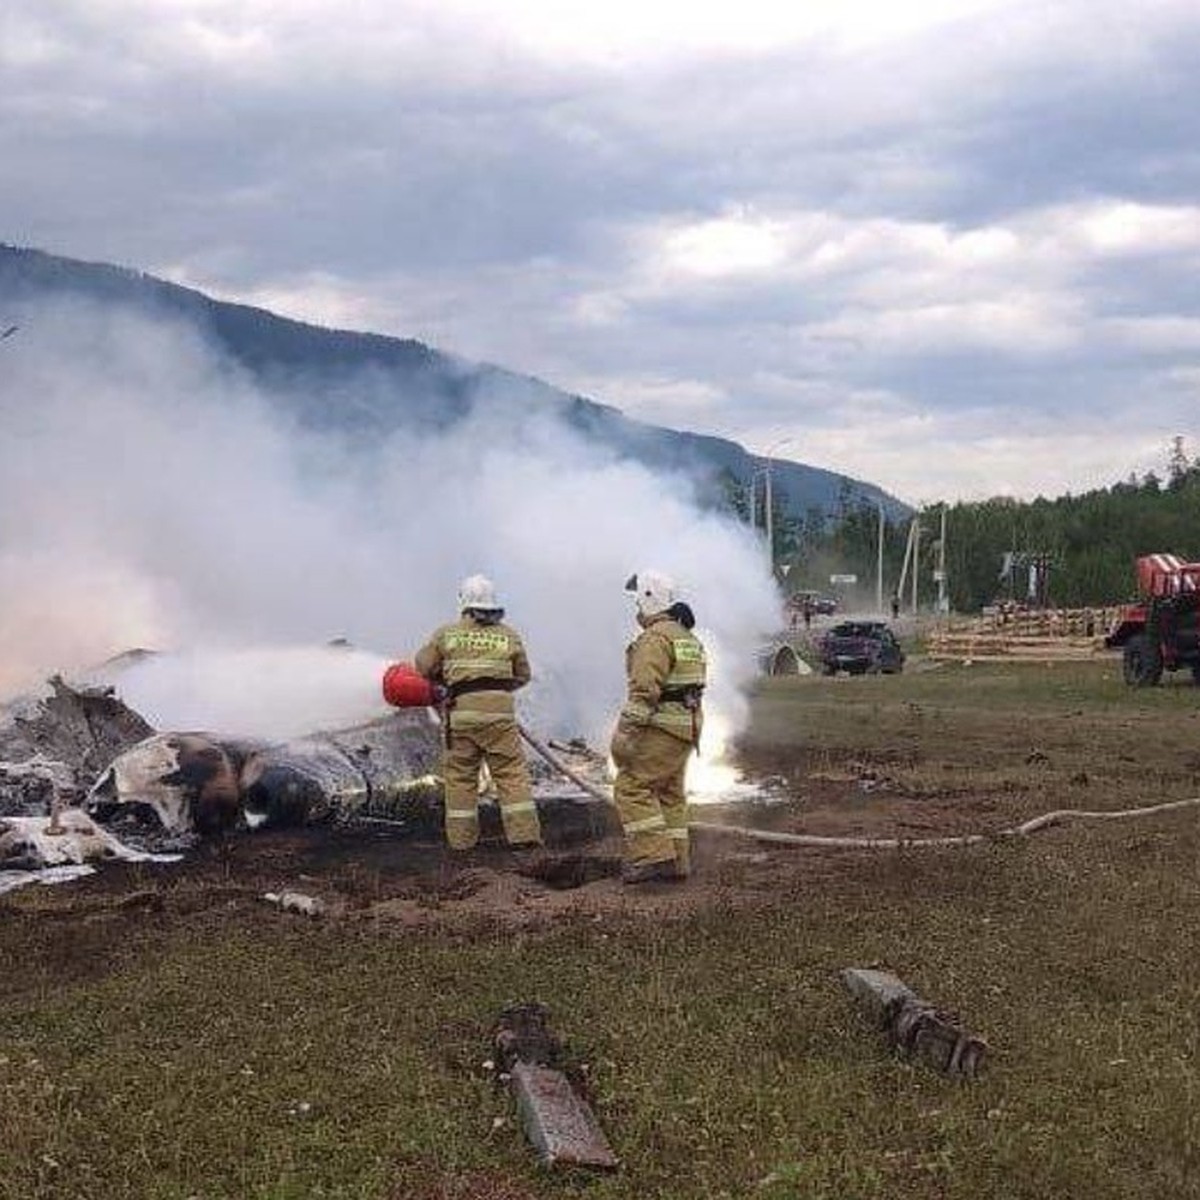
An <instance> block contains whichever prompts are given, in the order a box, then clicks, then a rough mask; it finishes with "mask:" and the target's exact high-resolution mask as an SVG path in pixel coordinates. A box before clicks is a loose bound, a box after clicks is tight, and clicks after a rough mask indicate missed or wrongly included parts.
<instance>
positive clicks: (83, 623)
mask: <svg viewBox="0 0 1200 1200" xmlns="http://www.w3.org/2000/svg"><path fill="white" fill-rule="evenodd" d="M0 355H2V357H0V693H11V692H13V691H14V690H16V689H19V688H22V687H27V686H29V685H31V684H33V683H35V682H36V681H37V680H39V679H41V678H43V677H44V676H45V675H46V674H47V673H49V672H52V671H66V672H71V671H79V670H81V669H83V668H86V667H90V666H93V665H95V664H96V663H98V662H100V661H101V660H103V659H105V658H106V657H108V656H110V655H113V654H116V653H119V652H122V651H125V650H128V649H130V648H132V647H135V646H141V647H147V648H152V649H156V650H160V651H169V652H171V653H170V654H168V655H164V656H162V657H160V658H155V659H148V660H144V661H142V662H141V663H140V664H139V665H137V666H135V667H133V668H131V669H130V670H129V671H127V672H126V673H125V675H124V676H123V679H122V683H121V686H122V690H123V691H124V692H125V693H126V695H127V699H129V700H130V702H131V703H132V704H133V705H134V707H137V706H138V703H139V700H140V702H141V703H143V704H144V705H145V708H146V715H147V716H148V718H149V719H151V720H152V721H154V722H155V723H156V724H158V725H160V727H176V728H179V727H192V728H199V727H208V728H220V729H222V730H226V731H229V732H245V733H261V734H289V733H296V732H301V731H302V727H307V728H312V727H319V726H329V725H336V724H346V723H348V722H351V721H354V720H357V719H360V718H363V717H366V716H371V715H374V714H375V713H377V712H378V711H379V708H380V704H381V701H380V698H379V673H380V671H381V669H382V666H383V664H384V663H385V662H387V661H389V660H395V659H398V658H410V657H411V656H412V654H413V653H414V652H415V650H416V648H417V647H418V646H419V645H420V644H421V642H422V641H423V640H424V639H425V638H426V637H427V636H428V634H429V633H430V632H431V631H432V630H433V629H434V628H435V627H436V626H437V625H438V624H440V623H442V622H443V621H447V620H451V619H453V617H454V616H455V612H454V602H455V594H456V590H457V585H458V582H459V580H460V579H461V578H463V577H464V576H466V575H469V574H473V573H476V572H482V573H484V574H487V575H490V576H491V577H492V578H493V579H494V580H495V582H496V585H497V588H498V590H499V591H500V593H501V598H502V600H503V602H504V603H505V605H506V608H507V610H508V619H509V620H510V621H511V622H512V623H513V624H514V625H515V626H516V627H517V628H518V629H520V630H521V631H522V633H523V634H524V636H525V639H526V642H527V646H528V649H529V653H530V658H531V660H532V662H533V666H534V672H535V676H536V685H535V687H534V688H532V689H530V695H529V696H528V698H527V700H526V701H525V703H526V705H527V714H528V716H529V719H530V720H531V721H533V722H534V723H535V724H536V725H537V726H538V728H540V729H541V730H542V731H543V732H546V733H583V734H585V735H587V736H589V737H590V738H593V739H596V738H600V737H603V735H604V734H605V732H606V731H607V728H608V726H609V724H610V723H611V720H612V718H613V715H614V713H615V710H616V708H617V706H618V705H619V703H620V698H621V695H622V688H623V657H622V651H623V647H624V645H625V644H626V642H627V641H628V640H629V638H630V636H631V635H632V634H633V632H634V631H635V627H634V624H633V619H632V611H631V608H630V605H629V603H628V599H627V597H626V596H625V595H624V594H623V590H622V587H623V583H624V580H625V579H626V577H627V576H628V575H629V574H630V573H631V572H633V571H635V570H637V569H639V568H644V567H649V566H654V567H658V568H661V569H663V570H666V571H668V572H670V573H672V574H673V575H674V576H675V577H676V578H677V580H678V581H679V584H680V588H681V590H682V592H683V594H684V596H685V598H686V599H688V600H689V601H690V602H691V603H692V605H693V607H694V609H695V611H696V614H697V617H698V620H699V630H698V631H699V632H701V634H702V636H704V637H705V638H706V639H707V641H708V643H709V645H710V650H711V651H712V653H713V656H714V658H715V665H716V670H715V672H714V675H715V678H714V684H713V694H712V702H713V704H714V705H715V706H716V707H717V708H719V709H720V710H722V711H723V712H724V713H725V714H726V717H727V719H729V720H733V721H736V720H737V712H738V700H737V694H738V689H739V687H740V686H741V685H742V684H743V683H744V682H745V681H746V679H747V678H748V677H749V675H750V674H751V673H752V671H753V654H754V649H755V647H756V645H757V643H758V641H759V639H760V637H761V635H762V634H763V633H764V632H767V631H769V630H771V629H772V628H774V626H775V624H776V615H777V614H776V601H775V596H774V590H773V587H772V584H771V581H770V579H769V576H768V574H767V571H766V569H765V565H764V563H763V556H762V554H761V551H760V549H759V548H758V547H757V545H756V544H755V542H754V540H753V539H752V538H751V536H750V535H749V533H748V532H747V531H746V530H745V529H744V528H743V527H740V526H738V525H736V524H734V523H732V522H731V521H730V520H728V519H727V518H725V517H723V516H721V515H720V514H717V513H714V512H712V511H705V510H703V509H702V508H701V507H700V505H699V504H698V503H697V501H696V498H695V495H694V492H693V488H692V485H691V484H690V483H689V481H688V480H686V479H684V478H682V477H664V476H661V475H657V474H654V473H652V472H651V471H649V470H648V469H646V468H644V467H642V466H640V465H637V464H635V463H632V462H630V461H622V460H618V459H617V458H615V457H613V456H612V455H611V454H609V453H607V452H605V451H604V450H602V449H599V448H597V447H596V446H594V445H590V444H588V443H586V442H584V441H583V440H582V439H581V438H580V437H579V436H577V435H575V434H573V433H572V432H570V431H569V430H568V429H567V428H566V427H565V426H564V425H563V424H561V423H560V422H559V421H558V420H557V419H556V418H554V417H553V416H552V415H541V416H539V415H537V414H535V413H533V412H531V411H530V409H531V407H532V403H531V402H530V401H529V400H528V398H527V397H522V396H521V395H519V394H515V392H509V393H501V392H499V391H493V392H492V393H485V394H482V395H480V396H479V398H478V400H477V402H476V404H475V406H474V409H473V412H472V413H471V415H470V416H469V417H468V418H467V419H466V420H465V421H463V422H460V423H458V424H456V425H455V426H454V427H453V429H452V431H451V432H449V433H443V434H423V435H414V434H405V433H395V434H393V435H391V436H389V437H386V438H383V439H378V440H376V441H375V442H374V443H373V444H372V445H370V446H364V445H362V440H363V439H362V438H361V437H357V438H356V437H354V436H352V435H346V436H343V435H340V434H336V433H329V432H322V433H318V432H314V431H313V430H312V429H310V428H304V427H301V426H300V425H299V424H298V423H297V422H296V421H295V420H294V419H293V418H291V417H289V415H288V413H287V411H286V409H284V408H281V406H280V405H279V403H278V402H277V400H276V399H275V398H273V397H270V396H267V395H264V394H263V393H262V392H261V391H260V390H259V389H257V388H256V387H255V386H254V385H253V384H252V383H251V382H250V381H249V380H248V379H247V378H246V377H245V376H244V375H243V374H241V373H239V371H237V370H236V369H234V368H233V367H232V366H231V365H230V364H229V363H228V362H227V361H225V360H223V359H221V358H220V357H219V356H217V355H216V354H214V353H213V352H212V350H211V349H210V348H209V347H208V346H206V344H205V343H204V342H203V340H202V339H201V337H200V335H199V334H198V333H197V332H195V331H194V330H192V329H191V328H189V327H184V326H181V325H179V324H174V323H171V322H167V321H154V320H150V319H147V318H144V317H134V316H131V315H128V314H122V313H121V312H119V311H118V312H113V311H106V310H102V309H98V308H96V307H94V306H89V305H83V304H82V303H81V304H79V305H64V304H56V305H55V306H53V307H47V308H44V309H42V310H40V311H38V312H36V313H33V314H30V315H29V316H27V317H26V319H25V320H24V322H23V326H22V330H21V333H20V335H19V336H18V337H14V338H12V339H10V340H9V341H8V342H7V343H6V344H5V346H4V348H3V350H2V351H0ZM343 400H344V397H343ZM332 639H345V640H346V641H347V642H348V643H349V644H350V646H351V647H353V648H354V649H353V650H340V651H335V650H325V649H322V647H324V646H325V644H326V643H328V642H330V641H331V640H332Z"/></svg>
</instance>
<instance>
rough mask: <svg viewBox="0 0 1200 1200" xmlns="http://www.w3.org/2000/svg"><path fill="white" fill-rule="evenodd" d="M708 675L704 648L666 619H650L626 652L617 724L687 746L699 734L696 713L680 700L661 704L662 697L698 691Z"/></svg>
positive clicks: (696, 638)
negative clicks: (647, 728)
mask: <svg viewBox="0 0 1200 1200" xmlns="http://www.w3.org/2000/svg"><path fill="white" fill-rule="evenodd" d="M707 669H708V662H707V659H706V657H705V654H704V646H703V644H702V643H701V641H700V639H699V638H698V637H696V636H695V634H693V633H692V632H691V631H690V630H688V629H685V628H684V627H683V626H682V625H680V624H679V622H678V621H676V620H674V619H673V618H671V617H669V616H667V615H666V614H665V613H664V614H663V615H662V616H659V617H655V618H653V619H652V620H651V622H650V623H649V625H647V626H646V628H645V629H643V630H642V632H641V633H640V634H639V635H638V636H637V637H636V638H635V639H634V641H633V642H631V643H630V645H629V647H628V649H627V650H626V651H625V677H626V689H627V692H626V700H625V704H624V707H623V708H622V709H621V716H622V718H623V719H625V720H626V721H628V722H630V723H631V724H633V725H653V726H656V727H657V728H659V729H662V730H664V731H665V732H666V733H670V734H673V735H674V736H675V737H678V738H681V739H683V740H684V741H687V742H690V741H692V740H693V738H694V737H695V736H697V735H698V734H699V729H700V720H701V718H700V713H699V712H698V711H695V710H693V709H692V708H689V707H688V706H687V705H686V704H685V703H684V702H683V701H682V700H679V699H664V698H663V693H664V691H665V692H667V693H668V694H669V693H671V692H674V691H675V690H676V689H679V688H697V689H699V688H703V687H704V684H705V681H706V679H707Z"/></svg>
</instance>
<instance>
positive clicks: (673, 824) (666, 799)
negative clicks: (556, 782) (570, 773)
mask: <svg viewBox="0 0 1200 1200" xmlns="http://www.w3.org/2000/svg"><path fill="white" fill-rule="evenodd" d="M625 590H626V591H628V592H631V593H632V594H633V597H634V602H635V605H636V609H637V622H638V624H639V625H640V626H641V627H642V631H641V633H639V634H638V636H637V637H636V638H635V639H634V640H633V642H632V643H631V644H630V645H629V647H628V649H627V650H626V651H625V676H626V699H625V704H624V706H623V707H622V709H621V715H620V717H619V718H618V720H617V727H616V730H615V732H614V733H613V738H612V746H611V753H612V758H613V762H614V763H615V764H616V767H617V778H616V782H615V784H614V787H613V798H614V800H615V801H616V805H617V811H618V812H619V814H620V817H621V826H622V829H623V830H624V833H625V862H624V864H623V866H622V871H621V877H622V879H623V880H624V881H625V882H626V883H644V882H647V881H650V880H655V879H670V880H682V879H686V878H687V876H688V873H689V870H690V860H689V852H688V829H687V798H686V795H685V792H684V774H685V771H686V769H687V761H688V757H689V755H690V754H691V753H692V751H693V750H695V749H697V748H698V746H699V742H700V728H701V725H702V723H703V712H702V709H701V700H702V696H703V692H704V684H705V672H706V661H705V655H704V647H703V645H702V644H701V643H700V639H699V638H697V637H696V636H695V635H694V634H693V633H692V628H693V626H694V625H695V624H696V618H695V617H694V616H693V614H692V610H691V608H690V607H689V606H688V605H687V604H684V603H683V602H681V601H678V600H676V597H675V588H674V585H673V584H672V582H671V580H670V579H669V578H668V577H667V576H666V575H664V574H663V573H662V572H660V571H653V570H649V571H639V572H638V573H637V574H636V575H634V576H632V577H631V578H630V579H629V581H628V582H627V583H626V585H625Z"/></svg>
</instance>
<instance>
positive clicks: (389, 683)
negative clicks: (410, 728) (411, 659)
mask: <svg viewBox="0 0 1200 1200" xmlns="http://www.w3.org/2000/svg"><path fill="white" fill-rule="evenodd" d="M383 698H384V700H386V701H387V702H388V704H390V705H392V706H393V707H394V708H425V707H427V706H429V705H434V704H437V702H438V696H437V693H436V691H435V690H434V686H433V684H432V683H430V682H429V680H428V679H426V678H425V676H424V675H420V674H418V673H417V671H416V670H415V669H414V668H413V666H412V665H411V664H410V663H393V664H392V665H391V666H390V667H388V669H387V670H386V671H384V673H383Z"/></svg>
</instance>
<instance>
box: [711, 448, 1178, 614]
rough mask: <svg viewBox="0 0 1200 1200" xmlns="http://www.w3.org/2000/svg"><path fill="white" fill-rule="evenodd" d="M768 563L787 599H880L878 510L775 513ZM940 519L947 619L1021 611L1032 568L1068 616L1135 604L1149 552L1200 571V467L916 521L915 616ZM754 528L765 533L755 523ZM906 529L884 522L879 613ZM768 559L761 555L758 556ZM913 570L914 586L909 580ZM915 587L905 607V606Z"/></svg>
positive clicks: (937, 550) (930, 589)
mask: <svg viewBox="0 0 1200 1200" xmlns="http://www.w3.org/2000/svg"><path fill="white" fill-rule="evenodd" d="M725 490H726V506H727V508H728V509H729V511H731V512H733V513H735V514H737V515H739V516H740V518H741V519H743V520H746V519H747V518H748V516H749V505H748V503H747V496H746V494H745V493H744V489H743V490H742V492H741V494H739V492H738V490H737V489H736V488H734V487H733V486H732V485H731V484H728V483H727V486H726V489H725ZM772 507H773V510H774V512H773V526H774V531H773V532H774V543H775V545H774V561H775V563H776V566H777V573H778V574H779V577H780V579H781V580H782V582H783V584H784V587H785V590H787V591H789V592H793V591H799V590H809V589H811V590H814V591H825V590H828V589H829V577H830V575H834V574H844V575H845V574H852V575H855V576H857V578H858V581H859V583H858V587H859V589H860V592H861V594H862V595H863V597H864V598H865V597H866V596H873V595H874V592H875V588H876V577H877V567H876V563H877V557H878V553H879V540H880V510H879V508H878V507H877V506H876V505H874V504H867V503H864V502H863V501H862V500H861V499H859V498H857V497H856V496H854V494H853V493H852V492H851V491H850V489H849V488H848V487H847V488H846V489H844V490H843V493H842V495H841V497H840V498H839V502H838V504H837V506H836V507H835V509H834V510H832V511H824V510H819V509H810V510H808V511H807V512H805V513H803V514H799V515H797V514H795V513H793V512H790V511H789V510H788V507H787V504H786V499H785V498H783V497H776V500H775V503H774V504H773V506H772ZM943 510H944V511H945V528H946V546H945V551H944V555H945V557H944V562H945V572H946V586H947V592H948V597H949V602H950V607H951V608H952V609H953V610H954V611H956V612H977V611H978V610H979V609H980V608H982V607H984V606H986V605H989V604H994V603H997V602H999V601H1002V600H1015V601H1017V602H1025V601H1027V600H1028V599H1029V598H1030V596H1029V591H1030V566H1031V564H1035V563H1044V564H1045V565H1046V576H1045V587H1044V590H1043V598H1044V599H1045V600H1046V601H1048V602H1049V603H1050V604H1053V605H1057V606H1060V607H1065V608H1082V607H1086V606H1089V605H1097V606H1098V605H1103V604H1111V603H1114V602H1118V601H1122V600H1127V599H1130V598H1132V596H1133V595H1134V593H1135V590H1136V587H1135V578H1134V560H1135V559H1136V558H1137V557H1138V556H1140V555H1143V554H1152V553H1156V552H1162V553H1170V554H1176V555H1178V556H1179V557H1180V558H1183V559H1185V560H1187V561H1196V560H1197V559H1200V460H1197V461H1196V462H1193V463H1182V462H1178V461H1173V462H1172V464H1171V467H1170V469H1169V471H1168V473H1167V475H1166V477H1165V478H1160V477H1159V476H1158V475H1155V474H1153V473H1150V474H1147V475H1145V476H1143V477H1141V478H1135V477H1131V478H1130V479H1128V480H1127V481H1125V482H1122V483H1117V484H1114V485H1113V486H1111V487H1108V488H1101V489H1098V490H1096V491H1090V492H1085V493H1083V494H1080V495H1066V496H1060V497H1058V498H1057V499H1053V500H1050V499H1045V498H1043V497H1039V498H1038V499H1036V500H1033V501H1017V500H1013V499H1011V498H1010V497H1003V496H1000V497H996V498H994V499H991V500H983V501H971V502H960V503H955V504H934V505H929V506H926V507H925V508H924V509H923V510H922V511H921V513H920V514H919V517H918V518H917V519H918V520H919V521H920V527H921V531H920V538H919V540H918V556H917V571H918V587H919V599H920V602H921V604H922V606H923V607H927V606H929V605H930V604H932V602H933V598H934V596H935V594H936V585H935V583H934V582H933V573H934V571H935V570H936V569H937V567H938V564H939V562H940V561H941V554H942V550H941V547H940V546H939V534H940V530H941V526H942V513H943ZM758 524H759V526H760V528H761V526H762V524H763V522H761V521H759V522H758ZM909 525H910V522H909V520H908V519H892V518H890V517H888V516H886V514H885V516H884V521H883V590H884V598H885V601H886V600H887V599H888V598H889V597H890V596H891V595H892V594H893V593H894V592H895V591H896V590H897V587H898V584H899V580H900V574H901V569H902V564H903V561H904V557H905V547H906V544H907V542H908V538H909ZM765 550H766V547H765V546H764V553H765ZM911 570H912V567H911V565H910V567H909V571H910V577H909V578H910V580H911ZM910 588H911V583H909V584H908V585H906V588H905V596H904V602H905V604H906V605H907V603H908V601H909V593H910Z"/></svg>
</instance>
